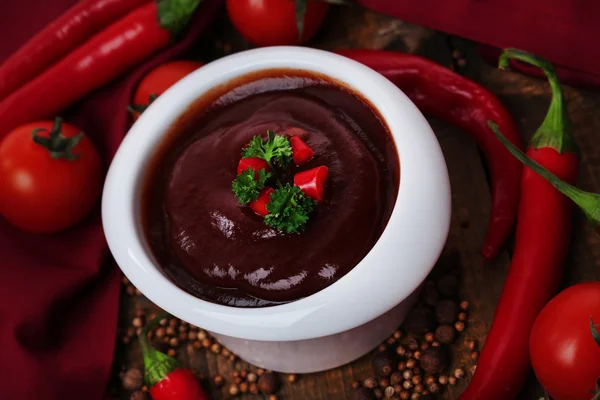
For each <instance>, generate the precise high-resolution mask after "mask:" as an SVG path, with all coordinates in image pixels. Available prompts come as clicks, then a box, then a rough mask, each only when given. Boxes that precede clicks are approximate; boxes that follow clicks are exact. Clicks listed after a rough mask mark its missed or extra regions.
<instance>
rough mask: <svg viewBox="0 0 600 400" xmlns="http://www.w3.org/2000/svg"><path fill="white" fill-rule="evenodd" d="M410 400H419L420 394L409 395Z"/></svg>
mask: <svg viewBox="0 0 600 400" xmlns="http://www.w3.org/2000/svg"><path fill="white" fill-rule="evenodd" d="M410 398H411V400H417V399H420V398H421V394H420V393H417V392H414V393H413V394H411V395H410Z"/></svg>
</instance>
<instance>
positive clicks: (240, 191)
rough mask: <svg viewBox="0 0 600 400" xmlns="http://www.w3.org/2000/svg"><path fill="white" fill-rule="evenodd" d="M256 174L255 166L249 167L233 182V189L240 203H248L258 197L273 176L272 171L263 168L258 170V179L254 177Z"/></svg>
mask: <svg viewBox="0 0 600 400" xmlns="http://www.w3.org/2000/svg"><path fill="white" fill-rule="evenodd" d="M255 176H256V172H255V171H254V168H252V167H248V169H247V170H245V171H242V173H241V174H239V175H238V176H237V177H236V178H235V180H234V181H233V183H232V184H231V190H233V193H234V194H235V197H237V198H238V202H239V203H240V204H248V203H250V202H251V201H254V200H256V199H258V195H259V194H260V191H261V190H263V189H264V187H265V184H266V183H267V181H268V180H269V178H270V177H271V173H270V172H266V171H265V170H264V169H261V170H259V171H258V179H254V177H255Z"/></svg>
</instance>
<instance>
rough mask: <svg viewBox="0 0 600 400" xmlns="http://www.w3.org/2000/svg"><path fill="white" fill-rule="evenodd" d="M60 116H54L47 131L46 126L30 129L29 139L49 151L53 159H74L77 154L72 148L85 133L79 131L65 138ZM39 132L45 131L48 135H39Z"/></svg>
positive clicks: (77, 156)
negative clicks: (52, 122) (50, 127)
mask: <svg viewBox="0 0 600 400" xmlns="http://www.w3.org/2000/svg"><path fill="white" fill-rule="evenodd" d="M62 122H63V121H62V118H60V117H56V118H55V119H54V124H53V125H52V129H51V130H50V131H49V132H48V129H46V128H36V129H34V130H32V131H31V139H32V140H33V142H34V143H36V144H39V145H40V146H42V147H43V148H45V149H46V150H48V151H49V152H50V156H51V157H52V158H53V159H58V158H64V159H65V160H68V161H75V160H77V159H78V158H79V154H73V152H72V150H73V148H74V147H75V146H77V144H78V143H79V142H80V141H81V139H83V137H84V136H85V134H84V133H83V132H79V133H78V134H77V135H75V136H73V137H70V138H66V137H64V136H63V134H62ZM40 132H47V133H48V136H39V135H38V134H39V133H40Z"/></svg>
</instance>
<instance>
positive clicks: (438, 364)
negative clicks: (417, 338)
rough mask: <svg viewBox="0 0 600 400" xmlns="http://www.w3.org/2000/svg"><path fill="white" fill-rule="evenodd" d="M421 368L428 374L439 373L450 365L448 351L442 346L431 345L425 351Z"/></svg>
mask: <svg viewBox="0 0 600 400" xmlns="http://www.w3.org/2000/svg"><path fill="white" fill-rule="evenodd" d="M420 361H421V368H422V369H423V370H424V371H425V372H426V373H428V374H438V373H440V372H441V371H442V370H443V369H444V368H446V367H447V366H448V353H447V352H446V349H445V348H443V347H442V346H438V347H430V348H428V349H427V350H424V351H423V355H422V356H421V360H420Z"/></svg>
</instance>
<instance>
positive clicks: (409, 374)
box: [402, 369, 413, 381]
mask: <svg viewBox="0 0 600 400" xmlns="http://www.w3.org/2000/svg"><path fill="white" fill-rule="evenodd" d="M402 377H403V378H404V379H406V380H407V381H408V380H410V379H411V378H412V377H413V372H412V370H410V369H407V370H406V371H404V372H403V373H402Z"/></svg>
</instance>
